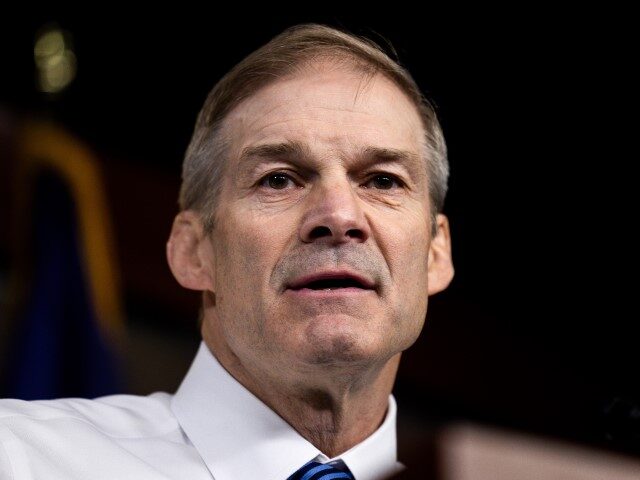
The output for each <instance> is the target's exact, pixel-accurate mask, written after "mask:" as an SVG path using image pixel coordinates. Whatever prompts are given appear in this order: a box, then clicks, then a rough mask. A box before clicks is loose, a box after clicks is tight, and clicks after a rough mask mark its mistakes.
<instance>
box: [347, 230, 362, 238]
mask: <svg viewBox="0 0 640 480" xmlns="http://www.w3.org/2000/svg"><path fill="white" fill-rule="evenodd" d="M347 236H348V237H351V238H358V239H360V240H364V232H363V231H362V230H360V229H359V228H352V229H351V230H347Z"/></svg>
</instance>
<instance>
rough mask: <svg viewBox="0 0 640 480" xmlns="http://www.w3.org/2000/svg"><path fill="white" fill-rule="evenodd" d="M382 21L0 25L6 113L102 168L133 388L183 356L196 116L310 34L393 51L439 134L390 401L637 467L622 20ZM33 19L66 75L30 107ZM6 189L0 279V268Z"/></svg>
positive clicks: (175, 366)
mask: <svg viewBox="0 0 640 480" xmlns="http://www.w3.org/2000/svg"><path fill="white" fill-rule="evenodd" d="M387 9H388V6H387V7H385V10H382V9H380V10H371V9H370V8H362V9H361V11H359V12H358V13H353V14H349V13H345V12H342V13H338V12H341V11H340V10H338V9H331V8H329V7H327V8H325V9H324V11H318V12H311V11H310V10H308V9H307V11H304V12H292V11H287V13H277V12H266V11H265V12H256V11H251V12H249V10H250V8H249V7H246V8H245V9H244V10H245V11H238V12H236V13H225V14H224V15H223V14H221V13H216V12H215V11H213V12H208V11H207V12H205V11H197V10H188V9H187V8H186V7H184V8H181V9H180V8H178V7H176V10H167V11H164V12H158V11H155V12H153V13H140V14H135V15H134V14H132V13H131V12H125V11H111V10H108V9H106V8H99V7H96V8H95V9H94V10H93V11H92V12H91V13H89V12H81V13H80V12H77V11H68V12H63V11H52V12H42V11H39V12H36V11H34V12H31V13H29V14H28V15H17V14H16V15H15V16H12V15H7V16H4V18H3V20H2V23H4V28H2V33H1V35H2V38H1V44H2V47H1V48H2V50H0V52H1V54H2V59H1V62H2V63H1V64H0V72H1V75H0V77H1V78H0V82H1V83H0V107H2V108H3V109H4V117H3V118H4V120H3V121H5V122H6V121H9V120H7V119H8V118H11V117H12V116H13V115H26V114H32V115H36V116H38V115H40V116H51V117H53V118H56V119H57V120H58V121H60V122H62V123H63V124H65V125H67V127H68V128H69V129H70V130H71V131H73V132H75V133H76V134H77V135H78V136H79V137H80V138H82V139H84V140H85V141H86V142H87V143H89V144H90V145H92V146H93V147H94V148H95V149H96V151H98V152H99V154H100V157H101V159H102V161H103V163H104V166H103V168H104V170H105V175H106V178H107V182H108V192H109V201H110V203H111V206H112V211H113V215H114V224H115V227H116V240H117V244H116V246H117V251H118V256H119V259H120V268H121V272H122V279H123V286H124V296H125V300H126V311H127V322H128V327H129V328H130V332H131V338H132V341H131V345H132V347H131V352H130V362H131V367H130V368H131V380H130V391H132V392H137V393H143V394H144V393H149V392H150V391H153V390H155V389H173V388H175V386H176V385H177V382H178V381H179V379H180V377H181V375H182V374H183V373H184V371H185V370H186V368H187V366H188V363H189V362H190V360H191V357H192V355H193V353H194V352H195V345H197V342H198V331H197V328H196V312H197V304H198V297H197V295H193V294H190V293H188V292H181V291H180V290H179V287H178V286H177V284H175V283H174V282H173V280H172V279H171V277H170V274H169V271H168V269H167V267H166V266H165V260H164V242H165V239H166V237H167V235H168V232H169V228H170V225H171V220H172V217H173V215H174V214H175V213H176V210H177V206H176V203H175V198H177V189H178V185H179V174H180V165H181V161H182V155H183V153H184V151H185V149H186V146H187V144H188V141H189V138H190V135H191V131H192V128H193V124H194V122H195V118H196V114H197V112H198V110H199V108H200V106H201V104H202V102H203V100H204V98H205V96H206V94H207V92H208V91H209V90H210V88H211V87H212V86H213V84H214V83H215V82H216V81H217V79H219V78H220V76H221V75H222V74H224V73H225V72H226V71H227V70H228V69H229V68H230V67H232V66H233V65H234V64H235V63H237V62H238V61H239V60H241V59H242V58H243V57H244V56H245V55H247V54H248V53H249V52H251V51H252V50H254V49H255V48H257V47H258V46H260V45H262V44H263V43H265V42H266V41H268V40H269V39H270V38H271V37H273V36H274V35H276V34H277V33H279V32H280V31H282V30H283V29H284V28H285V27H287V26H290V25H293V24H296V23H300V22H308V21H313V22H319V23H327V24H330V25H334V26H338V27H344V28H347V29H349V30H351V31H352V32H354V33H357V34H363V35H366V36H369V37H370V38H373V39H374V40H377V41H381V39H387V40H388V41H390V42H391V44H392V45H393V46H394V47H395V50H396V51H397V53H398V56H399V58H400V60H401V62H402V63H403V64H404V65H405V66H407V67H408V69H409V70H410V71H411V72H412V73H413V74H414V76H415V78H416V80H417V81H418V83H419V85H420V86H421V87H422V89H423V90H424V91H425V92H426V93H427V95H428V96H429V97H430V98H431V99H432V100H433V102H434V103H435V104H436V106H437V111H438V114H439V116H440V118H441V121H442V125H443V129H444V132H445V136H446V138H447V141H448V146H449V153H450V163H451V180H450V191H449V196H448V199H447V202H446V207H445V213H446V214H447V215H448V216H449V218H450V221H451V227H452V236H453V255H454V263H455V265H456V276H455V279H454V281H453V283H452V285H451V286H450V288H449V289H448V290H447V291H446V292H444V293H442V294H439V295H437V296H435V297H433V298H432V299H431V301H430V305H429V314H428V321H427V325H426V328H425V330H424V332H423V334H422V336H421V338H420V340H419V341H418V343H417V344H416V345H415V346H414V347H413V348H412V349H410V350H409V351H408V352H407V354H406V355H405V358H404V360H403V364H402V367H401V372H400V376H399V379H398V385H397V391H396V393H397V397H398V402H399V404H400V406H401V409H402V408H404V410H405V411H406V412H412V415H414V416H415V418H416V419H419V420H420V421H423V422H424V423H425V424H429V425H433V424H435V425H437V424H440V423H442V422H448V421H450V420H453V419H457V418H463V419H471V420H474V421H477V422H486V423H489V424H494V425H500V426H504V427H509V428H515V429H518V430H525V431H531V432H534V433H538V434H543V435H548V436H553V437H560V438H565V439H570V440H574V441H578V442H583V443H589V444H595V445H599V446H604V447H606V448H614V449H621V450H625V451H628V452H631V453H638V452H639V451H640V428H639V422H640V420H639V419H640V407H639V406H638V405H639V404H640V384H639V383H640V382H638V373H637V367H638V362H639V358H638V357H639V350H638V348H637V342H638V339H639V338H640V337H639V334H640V327H639V326H638V317H637V314H636V308H635V307H636V305H635V304H636V299H637V293H636V292H635V290H636V288H637V281H636V279H635V272H636V270H637V266H638V255H637V251H636V248H635V246H636V245H637V243H638V242H637V233H636V228H635V225H634V221H635V219H636V218H637V216H636V215H635V211H634V209H635V205H636V203H637V202H636V191H637V190H636V188H635V183H636V180H635V178H634V174H633V173H632V172H634V171H635V169H634V168H633V167H634V166H635V165H634V163H635V162H636V159H637V154H636V149H635V148H634V147H635V146H632V142H633V140H632V138H633V137H632V135H633V134H634V133H635V129H636V128H637V119H636V112H637V106H638V105H637V98H636V90H635V87H636V85H637V81H636V79H634V78H632V76H631V74H632V71H633V69H634V68H635V64H636V63H637V45H636V41H637V38H636V36H637V35H636V32H635V31H634V29H633V28H632V27H633V25H631V18H630V15H629V12H624V11H615V10H614V9H613V8H611V9H610V10H609V11H606V12H605V11H600V10H597V9H595V8H594V9H593V10H590V11H586V10H574V11H570V12H560V11H558V10H556V9H551V8H549V9H546V10H542V9H540V10H535V9H530V10H526V9H522V11H518V12H515V11H509V10H497V9H496V10H495V11H491V10H489V9H478V10H475V11H472V10H461V11H458V12H455V13H454V14H451V13H444V12H440V11H438V10H437V9H435V8H427V9H426V12H425V13H422V14H419V15H418V14H413V13H412V12H410V11H407V12H405V13H392V12H389V11H388V10H387ZM50 21H57V22H58V24H59V25H60V26H61V27H62V28H64V29H66V30H68V31H69V32H71V33H72V35H73V38H74V45H75V52H76V55H77V59H78V73H77V78H76V80H75V82H74V83H73V84H72V85H71V87H70V88H69V89H68V90H67V91H65V92H64V93H63V94H62V95H61V96H59V97H57V98H48V99H47V98H45V97H43V96H42V95H40V94H38V93H37V92H36V90H35V87H34V66H33V38H34V34H35V31H36V30H37V29H38V28H40V27H42V26H43V25H45V24H46V23H47V22H50ZM0 161H4V160H3V157H2V156H1V155H0ZM0 175H2V170H0ZM7 178H8V177H6V176H5V180H4V181H3V180H1V179H0V196H1V197H0V200H1V201H2V204H1V205H0V215H2V217H1V218H0V220H1V223H0V229H1V230H0V270H1V271H2V272H3V278H7V277H8V275H9V274H10V272H11V265H12V262H11V260H12V259H11V255H10V253H9V252H10V249H9V246H8V245H9V237H10V231H9V225H10V223H9V222H8V220H7V218H9V217H10V216H11V213H10V198H9V195H8V193H7V189H6V187H7V180H6V179H7ZM3 189H4V191H3ZM157 362H162V368H158V363H157ZM612 406H613V407H612ZM634 409H635V410H634ZM416 421H417V420H416Z"/></svg>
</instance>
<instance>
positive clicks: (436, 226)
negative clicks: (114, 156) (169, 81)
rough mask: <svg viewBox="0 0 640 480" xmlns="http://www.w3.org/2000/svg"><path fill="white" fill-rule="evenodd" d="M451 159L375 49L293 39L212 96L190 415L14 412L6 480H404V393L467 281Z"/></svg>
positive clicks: (183, 223) (291, 35)
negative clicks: (428, 338) (400, 429)
mask: <svg viewBox="0 0 640 480" xmlns="http://www.w3.org/2000/svg"><path fill="white" fill-rule="evenodd" d="M447 172H448V167H447V160H446V149H445V145H444V140H443V137H442V134H441V131H440V127H439V125H438V122H437V120H436V118H435V114H434V112H433V110H432V109H431V107H430V106H429V105H428V104H427V103H426V102H425V101H424V100H423V98H422V96H421V95H420V92H419V90H418V88H417V87H416V85H415V83H414V82H413V80H412V79H411V77H410V76H409V74H408V73H407V72H406V71H405V70H404V69H402V68H401V67H400V66H398V65H397V64H395V63H394V62H393V61H392V60H391V59H389V58H388V57H387V56H386V55H385V54H384V53H382V51H380V50H379V49H378V48H377V47H375V46H373V45H372V44H370V43H368V42H366V41H362V40H361V39H359V38H357V37H353V36H351V35H348V34H346V33H342V32H339V31H336V30H333V29H330V28H328V27H323V26H318V25H303V26H299V27H294V28H291V29H289V30H287V31H285V32H284V33H282V34H281V35H279V36H278V37H276V38H275V39H273V40H272V41H271V42H269V43H268V44H267V45H265V46H263V47H262V48H260V49H259V50H257V51H256V52H254V53H252V54H251V55H249V56H248V57H247V58H246V59H245V60H243V61H242V62H241V63H240V64H238V65H237V66H236V67H234V68H233V69H232V70H231V71H230V72H229V73H228V74H227V75H226V76H225V77H224V78H222V80H220V82H219V83H218V84H217V85H216V86H215V87H214V89H213V90H212V91H211V93H210V94H209V96H208V98H207V100H206V101H205V104H204V106H203V108H202V111H201V112H200V114H199V117H198V120H197V123H196V127H195V131H194V135H193V138H192V140H191V143H190V145H189V148H188V149H187V153H186V156H185V160H184V168H183V185H182V190H181V193H180V206H181V212H180V213H179V214H178V215H177V216H176V219H175V222H174V224H173V228H172V231H171V235H170V238H169V242H168V244H167V257H168V261H169V265H170V267H171V270H172V272H173V274H174V276H175V277H176V279H177V280H178V282H179V283H180V284H181V285H182V286H183V287H186V288H190V289H195V290H199V291H202V292H203V309H202V337H203V342H202V344H201V346H200V349H199V351H198V354H197V356H196V358H195V360H194V363H193V365H192V367H191V369H190V371H189V372H188V374H187V376H186V378H185V379H184V381H183V383H182V385H181V386H180V388H179V389H178V392H176V394H175V395H169V394H166V393H161V392H156V393H154V394H151V395H149V396H148V397H136V396H129V395H116V396H109V397H102V398H98V399H95V400H81V399H62V400H54V401H48V402H47V401H39V402H21V401H17V400H6V401H4V402H2V404H1V406H0V418H1V419H2V420H1V422H0V445H2V449H1V450H0V478H16V479H23V478H47V479H57V478H60V479H62V478H64V479H70V478H105V479H106V478H109V479H111V478H136V479H146V478H176V479H177V478H181V479H205V478H207V479H210V478H214V479H215V480H230V479H245V478H246V479H249V478H264V479H274V480H284V479H287V478H295V479H300V478H303V479H305V480H314V479H319V478H322V479H324V480H330V479H333V478H355V479H357V480H366V479H380V478H387V477H389V476H391V475H393V474H394V473H396V472H397V471H399V470H400V469H401V465H400V464H399V463H398V462H397V459H396V438H395V411H396V410H395V409H396V406H395V401H394V399H393V396H391V389H392V386H393V383H394V379H395V376H396V371H397V368H398V364H399V361H400V355H401V352H402V351H403V350H405V349H407V348H408V347H409V346H410V345H411V344H412V343H413V342H414V341H415V340H416V338H417V337H418V335H419V333H420V331H421V329H422V326H423V323H424V320H425V315H426V311H427V299H428V295H431V294H433V293H436V292H439V291H441V290H443V289H444V288H446V287H447V285H448V284H449V282H450V281H451V278H452V276H453V266H452V263H451V246H450V237H449V227H448V223H447V219H446V217H445V216H444V215H442V214H441V213H439V212H440V211H441V208H442V204H443V201H444V196H445V193H446V181H447Z"/></svg>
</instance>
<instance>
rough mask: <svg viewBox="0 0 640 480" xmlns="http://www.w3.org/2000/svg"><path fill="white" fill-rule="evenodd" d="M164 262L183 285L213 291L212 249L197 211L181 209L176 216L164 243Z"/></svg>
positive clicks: (193, 288)
mask: <svg viewBox="0 0 640 480" xmlns="http://www.w3.org/2000/svg"><path fill="white" fill-rule="evenodd" d="M167 261H168V262H169V268H171V272H172V273H173V276H174V277H175V278H176V280H177V281H178V283H179V284H180V285H182V286H183V287H185V288H189V289H192V290H200V291H210V292H214V291H215V281H214V272H213V269H214V259H213V249H212V246H211V242H210V241H209V239H208V237H207V235H206V233H205V231H204V227H203V225H202V222H201V220H200V216H199V215H198V214H197V213H196V212H194V211H192V210H184V211H182V212H180V213H178V215H176V218H175V219H174V221H173V226H172V228H171V234H170V236H169V241H168V242H167Z"/></svg>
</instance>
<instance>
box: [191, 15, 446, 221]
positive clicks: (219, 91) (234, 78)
mask: <svg viewBox="0 0 640 480" xmlns="http://www.w3.org/2000/svg"><path fill="white" fill-rule="evenodd" d="M326 58H330V59H331V60H332V61H344V62H345V63H346V64H348V65H349V66H351V67H352V68H355V69H357V70H361V71H363V72H364V73H365V74H367V75H370V76H373V75H374V74H376V73H381V74H383V75H385V76H386V77H387V78H389V79H390V80H391V81H393V82H394V83H395V84H396V85H397V86H398V87H399V88H400V90H402V91H403V92H404V93H405V95H407V97H408V98H409V99H410V100H411V102H412V103H413V104H414V105H415V106H416V108H417V109H418V112H419V114H420V117H421V120H422V124H423V127H424V130H425V138H424V146H425V147H426V148H425V150H426V156H427V158H426V162H427V174H428V179H429V200H430V205H431V212H432V215H431V217H432V218H431V224H432V232H433V233H435V228H436V225H435V216H436V214H437V213H439V212H441V211H442V208H443V206H444V200H445V196H446V193H447V181H448V177H449V162H448V160H447V147H446V143H445V140H444V136H443V134H442V129H441V127H440V123H439V122H438V119H437V116H436V113H435V111H434V108H433V106H432V105H431V103H430V102H429V101H428V100H427V99H426V98H425V96H424V95H423V94H422V93H421V92H420V89H419V88H418V86H417V84H416V82H415V80H414V79H413V78H412V76H411V74H410V73H409V72H408V71H407V70H406V69H405V68H404V67H402V66H401V65H400V64H399V63H398V62H397V61H394V60H393V59H392V58H390V57H389V56H388V55H387V54H386V53H385V52H384V51H383V50H382V48H381V47H380V46H378V45H377V44H376V43H374V42H373V41H371V40H369V39H367V38H364V37H358V36H355V35H353V34H350V33H347V32H344V31H340V30H337V29H335V28H331V27H327V26H324V25H317V24H304V25H297V26H294V27H290V28H288V29H287V30H285V31H284V32H282V33H281V34H280V35H278V36H276V37H275V38H273V39H272V40H271V41H270V42H269V43H267V44H265V45H264V46H262V47H261V48H259V49H258V50H256V51H254V52H253V53H251V54H250V55H249V56H247V57H246V58H245V59H244V60H242V61H241V62H240V63H238V64H237V65H236V66H235V67H233V68H232V69H231V70H230V71H229V72H228V73H227V74H226V75H225V76H224V77H222V79H220V81H219V82H218V83H217V84H216V85H215V86H214V87H213V89H212V90H211V91H210V92H209V95H208V96H207V99H206V100H205V102H204V105H203V106H202V109H201V110H200V113H199V114H198V118H197V120H196V125H195V128H194V132H193V136H192V137H191V141H190V143H189V146H188V147H187V151H186V153H185V157H184V162H183V165H182V185H181V187H180V198H179V204H180V208H181V209H182V210H195V211H197V212H199V213H200V215H201V218H202V221H203V224H204V227H205V230H206V231H211V229H213V227H214V223H215V216H216V214H217V211H216V205H217V199H218V195H219V192H220V188H221V178H222V174H223V168H224V166H225V165H226V160H227V158H226V157H227V156H228V146H229V138H228V136H227V135H226V134H225V132H224V129H223V126H224V124H223V122H224V120H225V118H226V116H227V114H228V113H229V112H231V110H233V109H234V108H235V107H236V106H237V105H239V104H240V103H241V102H242V101H243V100H245V99H247V98H249V97H251V96H252V95H253V94H255V93H256V92H257V91H258V90H259V89H261V88H263V87H265V86H267V85H268V84H270V83H272V82H274V81H276V80H277V79H279V78H282V77H283V76H286V75H288V74H292V73H295V72H296V71H298V70H301V69H303V67H304V66H305V65H309V64H310V63H312V62H313V61H314V60H317V59H326Z"/></svg>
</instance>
